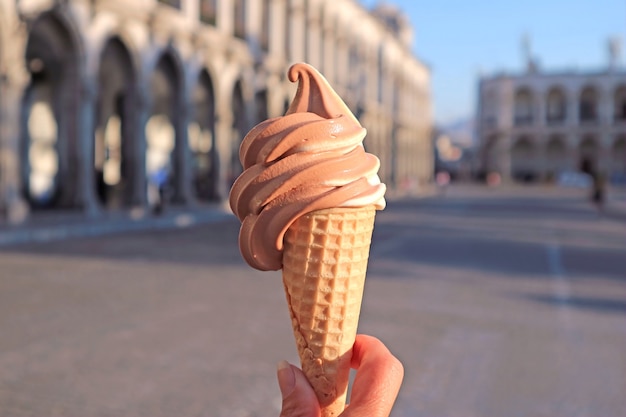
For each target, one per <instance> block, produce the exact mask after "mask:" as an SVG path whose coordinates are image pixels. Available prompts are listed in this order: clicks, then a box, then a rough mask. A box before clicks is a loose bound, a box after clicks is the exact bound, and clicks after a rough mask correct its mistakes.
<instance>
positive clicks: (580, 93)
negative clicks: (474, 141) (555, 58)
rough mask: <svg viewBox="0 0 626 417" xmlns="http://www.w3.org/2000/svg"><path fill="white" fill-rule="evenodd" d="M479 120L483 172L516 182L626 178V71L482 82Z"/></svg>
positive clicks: (532, 75)
mask: <svg viewBox="0 0 626 417" xmlns="http://www.w3.org/2000/svg"><path fill="white" fill-rule="evenodd" d="M476 120H477V134H478V139H479V143H480V158H481V161H480V164H481V171H482V173H483V174H485V173H489V172H497V173H499V174H500V175H502V177H503V178H505V179H506V178H509V179H513V180H517V181H551V180H554V179H555V178H557V177H558V175H559V174H561V173H563V172H568V171H583V172H587V173H591V174H595V173H599V174H601V175H604V176H606V177H608V178H623V177H624V175H625V174H626V71H624V70H621V69H618V68H617V67H616V66H611V67H610V68H608V69H607V70H606V71H603V72H596V73H591V72H588V73H583V72H569V73H544V72H540V71H537V70H535V69H532V68H531V69H530V70H529V71H528V72H527V73H525V74H521V75H498V76H494V77H488V78H483V79H481V80H480V82H479V85H478V114H477V119H476Z"/></svg>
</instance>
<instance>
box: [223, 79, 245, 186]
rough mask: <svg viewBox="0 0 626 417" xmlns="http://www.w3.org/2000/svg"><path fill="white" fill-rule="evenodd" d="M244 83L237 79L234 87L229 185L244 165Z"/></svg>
mask: <svg viewBox="0 0 626 417" xmlns="http://www.w3.org/2000/svg"><path fill="white" fill-rule="evenodd" d="M243 94H244V92H243V85H242V81H241V80H237V81H236V82H235V85H234V87H233V92H232V101H231V110H232V114H233V118H232V121H233V123H232V126H231V132H232V136H231V141H230V143H231V149H230V155H231V157H230V166H229V172H228V176H227V179H228V185H229V186H230V185H232V184H233V183H234V182H235V179H237V177H238V176H239V174H241V173H242V172H243V166H242V165H241V161H240V160H239V147H240V146H241V141H242V140H243V138H244V136H245V135H246V132H247V115H246V105H245V99H244V95H243Z"/></svg>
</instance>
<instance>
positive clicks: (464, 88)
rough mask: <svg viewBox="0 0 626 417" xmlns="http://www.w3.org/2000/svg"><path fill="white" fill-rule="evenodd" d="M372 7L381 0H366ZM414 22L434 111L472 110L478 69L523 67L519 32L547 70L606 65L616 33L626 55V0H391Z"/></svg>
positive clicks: (445, 116)
mask: <svg viewBox="0 0 626 417" xmlns="http://www.w3.org/2000/svg"><path fill="white" fill-rule="evenodd" d="M360 1H361V3H362V4H363V5H365V6H366V7H371V6H372V5H374V4H376V3H377V2H378V0H360ZM386 3H390V4H395V5H397V6H398V7H399V8H400V9H402V10H403V11H404V12H405V13H406V14H407V15H408V17H409V19H410V20H411V23H412V24H413V28H414V42H413V44H414V48H413V51H414V53H415V54H416V55H417V56H418V57H419V58H420V59H421V60H423V61H424V62H425V63H426V64H428V65H429V66H430V67H431V69H432V84H431V86H432V92H433V98H434V103H435V119H436V121H437V122H439V123H449V122H451V121H455V120H457V119H461V118H466V117H468V116H472V115H473V113H474V107H475V101H476V94H475V92H476V81H477V74H478V73H479V71H483V73H485V74H492V73H494V72H500V71H506V72H519V71H521V70H522V69H523V68H524V61H523V59H522V52H521V51H522V49H521V38H522V36H523V34H524V33H527V34H528V36H529V38H530V43H531V49H532V52H533V55H534V56H535V57H536V58H537V60H538V62H539V63H540V67H541V68H542V69H544V70H547V71H560V70H571V69H578V70H581V71H582V70H601V69H603V68H604V67H606V63H607V61H608V50H607V46H606V42H607V39H608V38H609V37H612V36H617V37H619V38H620V39H621V44H622V59H621V62H622V65H623V63H624V62H625V61H626V59H625V58H626V0H586V1H581V0H524V1H520V0H517V1H511V0H495V1H493V0H492V1H484V0H481V1H472V0H387V1H386Z"/></svg>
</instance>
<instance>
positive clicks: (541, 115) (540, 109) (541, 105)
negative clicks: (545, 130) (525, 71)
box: [533, 90, 547, 126]
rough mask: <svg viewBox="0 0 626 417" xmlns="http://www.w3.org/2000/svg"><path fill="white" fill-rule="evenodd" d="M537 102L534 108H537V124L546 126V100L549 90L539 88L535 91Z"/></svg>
mask: <svg viewBox="0 0 626 417" xmlns="http://www.w3.org/2000/svg"><path fill="white" fill-rule="evenodd" d="M535 94H536V97H535V104H534V106H533V107H534V108H535V109H536V114H535V117H536V120H537V122H536V123H535V125H537V126H545V125H546V101H547V92H546V91H544V90H538V91H536V92H535Z"/></svg>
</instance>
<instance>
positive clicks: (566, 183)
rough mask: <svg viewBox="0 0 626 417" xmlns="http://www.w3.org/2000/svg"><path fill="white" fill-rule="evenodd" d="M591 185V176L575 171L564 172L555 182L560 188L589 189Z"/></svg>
mask: <svg viewBox="0 0 626 417" xmlns="http://www.w3.org/2000/svg"><path fill="white" fill-rule="evenodd" d="M592 183H593V180H592V178H591V175H589V174H585V173H584V172H577V171H564V172H562V173H561V174H559V178H558V180H557V184H558V185H560V186H562V187H575V188H589V187H591V184H592Z"/></svg>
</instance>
